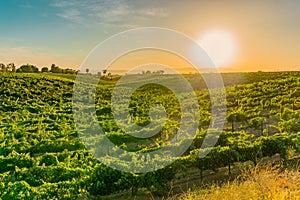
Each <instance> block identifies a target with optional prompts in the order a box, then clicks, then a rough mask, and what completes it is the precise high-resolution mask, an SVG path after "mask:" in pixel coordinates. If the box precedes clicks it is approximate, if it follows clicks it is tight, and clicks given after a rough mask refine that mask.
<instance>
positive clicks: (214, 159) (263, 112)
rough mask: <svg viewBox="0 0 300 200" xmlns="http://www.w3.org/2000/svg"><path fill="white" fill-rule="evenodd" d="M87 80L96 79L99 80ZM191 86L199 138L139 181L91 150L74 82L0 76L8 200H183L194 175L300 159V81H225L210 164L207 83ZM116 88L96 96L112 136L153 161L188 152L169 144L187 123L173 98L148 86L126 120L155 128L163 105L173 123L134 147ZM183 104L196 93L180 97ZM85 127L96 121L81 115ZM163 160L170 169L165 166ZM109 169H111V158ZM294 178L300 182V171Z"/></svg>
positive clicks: (270, 77)
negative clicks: (124, 197)
mask: <svg viewBox="0 0 300 200" xmlns="http://www.w3.org/2000/svg"><path fill="white" fill-rule="evenodd" d="M164 76H167V75H164ZM210 76H214V74H211V75H210ZM82 77H86V78H87V79H89V80H91V79H95V80H97V77H94V76H92V75H82ZM185 77H186V79H187V80H188V81H189V82H190V83H191V85H192V87H193V88H194V90H195V91H196V92H195V94H196V97H197V100H198V103H199V113H196V114H195V113H194V114H195V115H197V116H198V118H199V126H197V132H196V135H195V136H194V137H193V138H183V139H182V140H180V141H179V143H181V142H183V143H184V142H191V145H190V146H189V148H188V149H187V150H184V152H183V155H182V156H181V157H180V158H178V159H177V160H176V161H175V162H174V163H173V164H171V165H168V166H167V167H164V168H161V169H159V170H156V171H152V172H148V173H133V172H122V171H119V170H116V169H113V168H110V167H108V166H106V165H104V164H103V163H102V162H100V161H99V160H97V159H96V158H95V157H94V155H93V154H91V152H90V151H88V150H87V145H86V143H84V142H83V140H82V139H85V138H84V137H82V135H81V133H80V131H78V129H76V124H75V123H74V118H73V109H81V108H82V107H81V106H82V105H81V104H80V103H79V104H76V106H78V107H76V106H74V105H73V104H72V95H73V86H74V84H75V76H74V75H62V74H41V73H39V74H34V73H32V74H30V73H28V74H25V73H19V74H18V73H0V94H1V97H0V98H1V101H0V198H1V199H78V198H81V199H93V198H95V199H97V198H104V197H105V198H118V196H116V195H118V194H124V193H125V194H127V193H128V194H130V195H129V197H128V198H131V197H132V196H139V195H141V193H142V195H144V194H151V196H152V197H153V198H154V197H155V198H163V197H164V196H172V195H175V191H172V184H173V183H175V182H176V181H177V182H178V181H180V180H181V179H183V180H184V177H187V176H190V175H193V176H195V175H196V176H197V177H199V179H202V178H203V177H204V176H205V174H206V173H207V172H208V171H211V172H212V173H217V171H220V169H224V168H225V167H226V173H227V174H231V173H232V172H233V170H234V168H235V166H236V163H244V162H249V161H250V162H252V163H253V164H254V165H256V164H257V163H259V162H260V160H261V159H262V158H264V157H271V156H274V155H275V154H278V155H280V159H281V162H282V163H286V162H288V160H289V159H291V158H293V157H295V156H297V155H298V154H299V153H300V134H299V131H300V91H299V88H300V72H257V73H232V74H222V77H223V79H224V84H225V86H226V102H223V103H226V106H227V112H226V123H225V126H224V129H223V131H222V132H221V133H220V136H219V137H218V138H217V139H218V141H217V144H216V145H214V147H213V148H211V149H209V150H210V152H209V153H208V155H207V156H206V157H204V158H200V157H199V156H198V155H199V153H201V152H203V151H206V150H207V149H201V146H202V145H203V140H204V138H205V137H206V136H207V137H214V134H212V135H210V134H208V132H207V129H208V126H209V124H210V120H211V114H210V111H211V107H212V105H211V102H210V99H209V93H208V91H207V89H206V88H205V84H204V82H203V80H202V79H196V78H195V76H194V75H186V76H185ZM117 80H118V79H116V80H101V81H100V83H101V84H100V85H99V86H98V87H97V91H96V96H95V97H96V98H95V99H96V101H95V102H96V105H95V106H94V108H95V110H96V114H97V120H98V123H99V125H100V126H101V127H102V130H103V133H104V135H105V136H106V137H107V138H108V139H109V140H110V141H112V142H113V143H114V145H116V146H117V147H118V148H119V149H123V150H124V151H125V152H139V153H147V152H152V151H156V150H159V149H163V148H165V147H167V148H168V150H169V151H170V152H174V151H180V149H179V148H178V147H179V145H178V144H177V143H176V144H170V143H169V141H170V140H172V139H173V138H176V133H177V131H178V129H179V125H180V124H179V122H180V119H181V118H182V117H185V116H184V115H183V114H182V113H181V110H180V103H179V101H178V100H176V96H175V95H174V94H173V93H172V91H171V90H169V89H168V88H166V87H161V86H159V85H157V84H148V85H145V86H143V87H140V88H139V89H138V90H137V91H135V92H134V93H133V95H132V97H131V99H130V104H129V106H128V109H129V112H130V116H129V118H128V120H129V119H130V120H132V121H133V122H134V123H135V124H138V125H141V126H147V125H148V124H149V123H150V122H151V120H152V121H154V122H155V123H156V121H155V119H154V120H153V118H152V119H151V117H149V115H148V114H149V111H150V108H151V106H152V105H153V104H156V103H159V104H160V105H162V106H163V107H164V108H165V111H166V113H167V115H166V123H165V124H164V126H163V128H162V129H161V130H160V131H159V133H158V134H156V135H154V136H152V137H149V138H146V139H141V138H135V137H133V136H130V135H128V134H125V132H124V131H123V130H122V129H120V127H119V126H118V124H117V123H116V122H115V120H114V116H113V113H112V111H111V95H112V92H113V88H114V86H115V84H116V82H117ZM174 84H175V83H174ZM126 87H127V86H126V85H123V86H122V89H123V90H122V91H125V92H126V91H127V89H128V88H126ZM82 91H83V92H84V90H82ZM185 95H187V96H188V95H189V94H188V93H183V94H182V96H183V97H185ZM82 97H83V99H84V98H85V97H86V95H83V94H82ZM87 98H88V97H87ZM83 108H84V106H83ZM89 108H90V107H89ZM115 109H121V108H119V107H117V108H115ZM157 118H158V117H157ZM85 119H88V118H85V117H84V116H82V120H85ZM123 123H124V122H123ZM126 123H128V124H129V123H131V121H130V122H129V121H128V122H127V121H126ZM126 123H125V125H126ZM160 123H161V121H160V119H159V118H158V120H157V124H158V125H157V126H154V127H151V129H149V130H150V131H151V130H156V129H158V127H159V124H160ZM125 125H124V126H125ZM84 128H86V129H88V128H89V127H84ZM93 131H94V130H90V132H93ZM215 132H217V130H215ZM212 133H213V131H212ZM96 139H97V140H95V141H96V142H95V141H93V142H95V143H96V144H97V142H101V138H96ZM176 139H177V138H176ZM98 140H99V141H98ZM108 149H110V148H109V147H108ZM94 153H95V152H94ZM100 153H101V152H100ZM109 154H111V155H118V156H120V157H126V160H129V161H132V163H133V165H139V163H138V162H137V163H134V160H135V157H130V156H129V155H128V154H126V153H120V151H119V150H115V149H113V148H112V149H111V150H110V152H109ZM154 160H155V159H154ZM158 160H160V161H161V163H164V162H168V159H167V158H166V159H164V158H158ZM107 162H113V160H111V158H108V159H107ZM149 162H150V161H149ZM145 163H146V162H145ZM149 164H151V163H149ZM145 165H147V163H146V164H145ZM123 167H124V168H125V169H127V168H128V169H130V167H131V166H129V165H128V166H127V165H125V166H123ZM157 168H160V166H157ZM125 171H126V170H125ZM272 176H276V175H274V174H272ZM291 176H292V175H291ZM295 177H296V178H297V177H298V178H299V174H298V172H295ZM261 181H262V183H263V180H261ZM183 184H184V183H183ZM245 184H249V182H245ZM297 184H298V183H297ZM212 191H214V192H216V191H217V189H213V190H212ZM186 195H190V197H191V196H193V195H197V194H193V193H192V194H186ZM241 195H242V194H241ZM187 198H189V197H187ZM191 198H192V197H191ZM253 198H254V197H253Z"/></svg>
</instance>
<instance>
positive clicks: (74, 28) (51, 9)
mask: <svg viewBox="0 0 300 200" xmlns="http://www.w3.org/2000/svg"><path fill="white" fill-rule="evenodd" d="M299 8H300V1H298V0H289V1H284V0H264V1H261V0H243V1H238V0H214V1H208V0H206V1H204V0H186V1H182V0H151V1H149V0H111V1H109V0H85V1H81V0H39V1H38V0H1V1H0V26H1V31H0V63H5V64H8V63H10V62H14V63H15V64H16V65H17V66H20V65H22V64H27V63H29V64H34V65H37V66H38V67H40V68H41V67H44V66H46V67H50V66H51V64H52V63H55V64H56V65H58V66H60V67H62V68H74V69H78V68H79V67H80V66H81V64H82V63H83V61H84V59H85V58H86V57H87V56H88V55H89V52H90V51H91V50H92V49H94V48H95V46H96V45H98V44H99V43H101V42H103V41H104V40H106V39H107V38H109V37H111V36H112V35H114V34H118V33H120V32H122V31H126V30H130V29H132V28H139V27H162V28H168V29H172V30H175V31H178V32H181V33H183V34H185V35H187V36H189V37H191V38H192V39H194V40H195V41H196V42H198V43H199V44H200V45H202V46H203V47H204V49H206V50H207V53H208V55H209V56H210V57H211V58H212V59H213V60H214V61H215V62H216V64H217V65H218V67H219V69H220V71H224V72H238V71H258V70H261V71H282V70H300V45H299V44H300V20H299V19H300V12H299ZM134 59H136V58H135V57H134V56H132V57H131V58H128V59H127V61H128V60H132V61H133V60H134ZM161 59H166V58H165V57H164V56H162V58H161ZM168 59H170V58H168ZM125 60H126V59H125ZM175 60H176V59H175ZM174 62H175V61H174ZM176 62H177V61H176ZM177 63H178V62H177Z"/></svg>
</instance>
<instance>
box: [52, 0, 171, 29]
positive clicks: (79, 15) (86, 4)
mask: <svg viewBox="0 0 300 200" xmlns="http://www.w3.org/2000/svg"><path fill="white" fill-rule="evenodd" d="M52 6H54V7H56V8H58V13H57V15H58V16H59V17H62V18H64V19H66V20H68V21H71V22H73V23H78V24H81V25H95V24H101V25H107V26H111V27H137V26H138V24H141V25H144V22H145V20H151V19H153V18H154V17H166V16H168V12H167V11H166V9H165V8H160V7H147V8H143V7H139V6H137V5H136V4H135V2H133V1H124V0H114V1H107V0H89V1H80V0H60V1H55V2H54V3H53V4H52Z"/></svg>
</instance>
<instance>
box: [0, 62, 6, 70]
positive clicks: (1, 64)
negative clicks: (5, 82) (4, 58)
mask: <svg viewBox="0 0 300 200" xmlns="http://www.w3.org/2000/svg"><path fill="white" fill-rule="evenodd" d="M0 70H1V72H5V71H6V66H5V64H3V63H0Z"/></svg>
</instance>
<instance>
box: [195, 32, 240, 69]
mask: <svg viewBox="0 0 300 200" xmlns="http://www.w3.org/2000/svg"><path fill="white" fill-rule="evenodd" d="M198 42H199V44H200V45H201V46H202V47H203V48H204V49H205V50H206V52H207V54H208V55H209V56H210V57H211V58H212V59H213V61H214V62H215V64H216V65H217V66H218V67H226V66H227V65H228V64H230V63H232V62H233V61H234V60H235V59H236V55H237V45H236V41H235V38H234V37H233V35H232V34H231V33H229V32H227V31H224V30H210V31H207V32H205V33H204V34H203V35H202V37H201V38H200V40H198Z"/></svg>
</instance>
